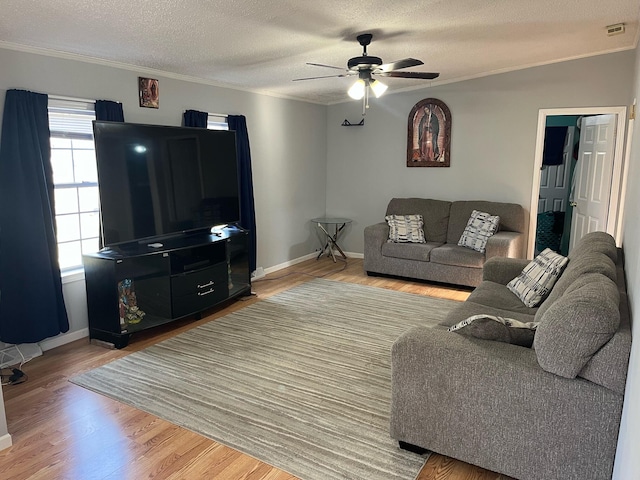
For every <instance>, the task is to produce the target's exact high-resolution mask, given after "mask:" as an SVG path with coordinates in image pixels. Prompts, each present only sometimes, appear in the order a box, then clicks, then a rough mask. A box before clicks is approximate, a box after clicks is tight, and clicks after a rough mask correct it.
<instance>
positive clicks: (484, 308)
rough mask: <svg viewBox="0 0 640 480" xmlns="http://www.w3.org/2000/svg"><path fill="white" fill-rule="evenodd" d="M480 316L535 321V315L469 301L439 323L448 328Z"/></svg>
mask: <svg viewBox="0 0 640 480" xmlns="http://www.w3.org/2000/svg"><path fill="white" fill-rule="evenodd" d="M483 283H484V282H483ZM478 314H484V315H494V316H496V317H506V318H512V319H514V320H518V321H520V322H523V323H527V322H534V321H535V317H534V316H533V315H529V314H526V313H522V312H516V311H510V310H507V309H504V308H496V307H494V306H489V305H480V304H478V303H475V302H472V301H470V300H467V301H466V302H462V303H461V304H460V305H458V306H457V307H455V308H454V309H453V310H451V311H450V312H449V313H448V314H447V316H446V317H445V318H444V320H442V321H441V322H439V323H438V325H440V326H443V327H447V328H448V327H450V326H452V325H455V324H456V323H459V322H461V321H463V320H464V319H466V318H469V317H471V316H473V315H478Z"/></svg>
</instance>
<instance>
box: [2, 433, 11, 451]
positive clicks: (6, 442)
mask: <svg viewBox="0 0 640 480" xmlns="http://www.w3.org/2000/svg"><path fill="white" fill-rule="evenodd" d="M11 445H13V441H12V440H11V434H10V433H7V434H5V435H3V436H1V437H0V450H4V449H5V448H9V447H10V446H11Z"/></svg>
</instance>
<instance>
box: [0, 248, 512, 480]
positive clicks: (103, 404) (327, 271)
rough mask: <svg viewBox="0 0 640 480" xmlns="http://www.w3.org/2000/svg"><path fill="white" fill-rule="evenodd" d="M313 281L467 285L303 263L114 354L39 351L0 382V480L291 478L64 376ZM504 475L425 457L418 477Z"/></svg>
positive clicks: (406, 287) (406, 288)
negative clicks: (9, 381) (12, 381)
mask: <svg viewBox="0 0 640 480" xmlns="http://www.w3.org/2000/svg"><path fill="white" fill-rule="evenodd" d="M317 277H322V278H328V279H332V280H337V281H341V282H350V283H357V284H361V285H371V286H376V287H379V288H386V289H389V290H397V291H403V292H409V293H415V294H419V295H427V296H433V297H440V298H447V299H451V300H458V301H464V300H465V299H466V298H467V297H468V295H469V293H470V291H471V290H470V289H468V288H462V287H460V288H459V287H454V286H450V285H438V284H433V283H426V282H418V281H408V280H402V279H395V278H387V277H370V276H367V275H366V273H365V272H364V271H363V267H362V260H361V259H349V261H348V262H346V263H345V262H342V261H338V262H336V263H334V262H333V261H332V260H331V259H329V258H326V257H323V258H321V259H320V260H315V259H313V260H308V261H305V262H302V263H299V264H297V265H293V266H291V267H288V268H286V269H283V270H280V271H278V272H274V273H273V274H270V275H267V276H266V277H264V278H263V279H260V280H257V281H254V282H253V285H252V288H253V290H254V292H255V293H256V294H257V295H255V296H251V297H247V298H246V299H243V300H242V301H235V302H232V303H229V304H228V305H225V306H224V308H218V309H214V310H212V311H208V312H206V315H205V316H204V318H202V319H200V320H194V319H186V320H180V321H178V322H174V323H172V324H169V325H165V326H161V327H158V328H155V329H153V330H152V331H147V332H141V333H139V334H137V335H136V336H134V337H133V338H132V341H131V343H130V344H129V346H127V347H126V348H124V349H122V350H116V349H107V348H104V347H102V346H97V345H92V344H91V343H90V342H89V340H88V339H82V340H78V341H75V342H72V343H70V344H67V345H63V346H61V347H58V348H55V349H53V350H49V351H47V352H45V353H44V354H43V355H42V356H41V357H38V358H35V359H33V360H32V361H30V362H29V363H27V364H25V365H24V366H23V370H24V371H25V373H27V375H28V376H29V379H28V381H27V382H25V383H23V384H20V385H12V386H5V387H3V394H4V399H5V409H6V414H7V422H8V426H9V432H10V433H11V435H12V439H13V446H12V447H10V448H8V449H5V450H3V451H1V452H0V478H2V479H3V480H9V479H11V480H14V479H15V480H23V479H47V480H50V479H72V480H84V479H97V480H107V479H108V480H116V479H117V480H123V479H131V480H134V479H136V480H137V479H140V478H149V479H172V480H173V479H176V480H177V479H216V478H217V479H224V480H295V478H296V477H294V476H292V475H290V474H289V473H287V472H284V471H282V470H279V469H277V468H275V467H272V466H270V465H268V464H266V463H263V462H261V461H259V460H256V459H254V458H252V457H250V456H248V455H245V454H243V453H241V452H238V451H236V450H234V449H232V448H229V447H227V446H225V445H221V444H219V443H217V442H215V441H213V440H210V439H208V438H205V437H202V436H200V435H198V434H196V433H193V432H191V431H189V430H186V429H184V428H181V427H178V426H176V425H173V424H171V423H169V422H167V421H165V420H162V419H159V418H157V417H155V416H153V415H150V414H148V413H145V412H142V411H140V410H137V409H135V408H133V407H130V406H127V405H124V404H122V403H119V402H117V401H115V400H112V399H109V398H107V397H103V396H101V395H98V394H96V393H93V392H90V391H88V390H85V389H83V388H81V387H78V386H76V385H73V384H71V383H70V382H68V379H69V378H70V377H72V376H74V375H77V374H79V373H81V372H84V371H87V370H90V369H93V368H96V367H99V366H101V365H104V364H105V363H108V362H110V361H112V360H115V359H118V358H121V357H123V356H125V355H127V354H129V353H131V352H135V351H139V350H142V349H144V348H146V347H148V346H150V345H153V344H155V343H158V342H160V341H162V340H165V339H167V338H171V337H173V336H175V335H177V334H179V333H182V332H184V331H187V330H189V329H191V328H194V327H196V326H198V325H202V324H203V323H206V322H208V321H211V320H213V319H216V318H220V317H221V316H224V315H226V314H228V313H230V312H232V311H235V310H238V309H240V308H243V307H245V306H247V305H248V304H251V303H255V302H258V301H260V300H261V299H263V298H267V297H269V296H271V295H275V294H277V293H279V292H282V291H284V290H287V289H289V288H291V287H293V286H295V285H299V284H302V283H304V282H308V281H309V280H311V279H313V278H317ZM462 479H464V480H497V479H500V480H507V477H505V476H500V475H498V474H496V473H492V472H488V471H487V470H483V469H481V468H479V467H475V466H472V465H469V464H466V463H463V462H458V461H456V460H453V459H450V458H447V457H443V456H441V455H437V454H433V455H432V456H431V457H430V458H429V460H428V461H427V463H426V465H425V467H424V468H423V469H422V472H421V473H420V475H419V477H418V480H462Z"/></svg>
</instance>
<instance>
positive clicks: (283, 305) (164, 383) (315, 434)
mask: <svg viewBox="0 0 640 480" xmlns="http://www.w3.org/2000/svg"><path fill="white" fill-rule="evenodd" d="M455 304H456V302H453V301H451V300H442V299H434V298H429V297H424V296H421V295H415V294H410V293H402V292H396V291H390V290H385V289H381V288H376V287H369V286H362V285H356V284H349V283H342V282H336V281H331V280H323V279H317V280H313V281H311V282H308V283H306V284H303V285H300V286H297V287H294V288H292V289H290V290H288V291H285V292H283V293H280V294H277V295H274V296H272V297H270V298H267V299H265V300H262V301H260V302H257V303H254V304H252V305H250V306H247V307H245V308H243V309H241V310H239V311H236V312H234V313H231V314H229V315H227V316H225V317H222V318H220V319H217V320H214V321H211V322H209V323H207V324H204V325H201V326H199V327H196V328H194V329H192V330H189V331H187V332H184V333H181V334H180V335H177V336H176V337H173V338H171V339H169V340H166V341H163V342H161V343H159V344H157V345H154V346H152V347H149V348H147V349H145V350H142V351H140V352H135V353H132V354H130V355H128V356H126V357H123V358H121V359H118V360H115V361H113V362H111V363H109V364H106V365H104V366H102V367H99V368H96V369H94V370H91V371H89V372H87V373H84V374H81V375H79V376H77V377H74V378H73V379H72V380H71V381H72V382H73V383H75V384H77V385H80V386H83V387H85V388H88V389H90V390H93V391H95V392H98V393H101V394H103V395H106V396H108V397H111V398H114V399H117V400H120V401H122V402H124V403H127V404H129V405H132V406H134V407H136V408H139V409H141V410H144V411H146V412H149V413H152V414H154V415H157V416H158V417H161V418H163V419H165V420H168V421H170V422H172V423H174V424H176V425H180V426H182V427H185V428H188V429H190V430H193V431H195V432H198V433H200V434H202V435H204V436H206V437H209V438H211V439H213V440H216V441H218V442H220V443H223V444H225V445H228V446H230V447H233V448H235V449H237V450H240V451H242V452H244V453H246V454H248V455H250V456H252V457H255V458H257V459H259V460H262V461H264V462H265V463H268V464H270V465H273V466H275V467H278V468H280V469H282V470H285V471H287V472H289V473H291V474H293V475H295V476H297V477H299V478H301V479H303V480H332V479H349V480H389V479H407V480H413V479H414V478H415V477H416V476H417V474H418V473H419V471H420V469H421V468H422V466H423V464H424V462H425V458H424V457H420V456H418V455H415V454H412V453H408V452H405V451H403V450H400V449H399V448H398V447H397V444H396V442H395V441H394V440H392V439H391V438H390V437H389V411H390V400H391V364H390V363H391V362H390V360H391V359H390V349H391V345H392V343H393V342H394V340H395V339H396V338H397V337H398V336H399V335H400V334H401V333H402V332H403V331H405V330H407V329H409V328H411V327H412V326H414V325H427V326H431V325H434V324H435V323H437V322H438V321H439V320H441V319H442V318H444V316H445V315H446V313H447V312H448V311H449V310H450V309H451V308H452V307H453V306H454V305H455Z"/></svg>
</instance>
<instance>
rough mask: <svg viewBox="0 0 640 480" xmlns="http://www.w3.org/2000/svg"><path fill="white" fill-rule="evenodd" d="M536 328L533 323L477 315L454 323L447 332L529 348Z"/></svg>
mask: <svg viewBox="0 0 640 480" xmlns="http://www.w3.org/2000/svg"><path fill="white" fill-rule="evenodd" d="M536 326H537V324H536V323H534V322H527V323H523V322H519V321H518V320H514V319H512V318H505V317H498V316H494V315H486V314H479V315H473V316H471V317H469V318H467V319H465V320H463V321H462V322H460V323H456V324H455V325H453V326H451V327H449V331H450V332H455V333H459V334H461V335H467V336H470V337H474V338H481V339H483V340H494V341H497V342H504V343H511V344H513V345H520V346H522V347H531V345H532V344H533V336H534V334H535V331H536Z"/></svg>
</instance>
